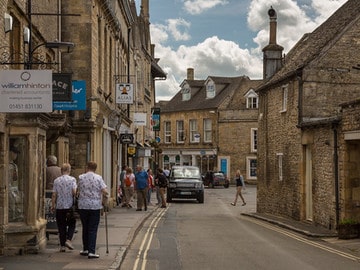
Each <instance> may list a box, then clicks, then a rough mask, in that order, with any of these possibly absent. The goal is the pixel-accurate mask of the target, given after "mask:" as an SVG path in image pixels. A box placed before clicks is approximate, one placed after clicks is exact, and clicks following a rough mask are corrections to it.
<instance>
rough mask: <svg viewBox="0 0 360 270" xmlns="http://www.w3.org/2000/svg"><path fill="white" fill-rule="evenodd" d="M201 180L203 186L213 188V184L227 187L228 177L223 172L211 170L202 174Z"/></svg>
mask: <svg viewBox="0 0 360 270" xmlns="http://www.w3.org/2000/svg"><path fill="white" fill-rule="evenodd" d="M203 182H204V185H205V186H208V187H209V188H213V187H215V186H224V187H225V188H228V187H229V184H230V183H229V179H228V178H227V177H226V176H225V174H224V173H223V172H213V171H208V172H206V174H205V175H204V176H203Z"/></svg>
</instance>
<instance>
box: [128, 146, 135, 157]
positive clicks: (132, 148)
mask: <svg viewBox="0 0 360 270" xmlns="http://www.w3.org/2000/svg"><path fill="white" fill-rule="evenodd" d="M135 154H136V147H135V146H129V147H128V155H129V156H131V157H132V156H135Z"/></svg>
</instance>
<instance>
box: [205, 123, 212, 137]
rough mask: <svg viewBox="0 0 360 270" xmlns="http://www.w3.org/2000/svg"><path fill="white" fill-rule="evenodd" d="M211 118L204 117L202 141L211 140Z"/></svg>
mask: <svg viewBox="0 0 360 270" xmlns="http://www.w3.org/2000/svg"><path fill="white" fill-rule="evenodd" d="M211 135H212V127H211V119H204V142H211V141H212V136H211Z"/></svg>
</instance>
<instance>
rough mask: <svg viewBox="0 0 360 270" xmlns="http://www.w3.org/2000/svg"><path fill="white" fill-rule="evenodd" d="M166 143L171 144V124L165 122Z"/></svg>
mask: <svg viewBox="0 0 360 270" xmlns="http://www.w3.org/2000/svg"><path fill="white" fill-rule="evenodd" d="M164 137H165V143H171V122H169V121H166V122H164Z"/></svg>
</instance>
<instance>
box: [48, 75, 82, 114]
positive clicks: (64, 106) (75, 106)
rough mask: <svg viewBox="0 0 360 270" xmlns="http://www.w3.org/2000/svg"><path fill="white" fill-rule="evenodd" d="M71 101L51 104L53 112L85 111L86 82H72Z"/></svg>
mask: <svg viewBox="0 0 360 270" xmlns="http://www.w3.org/2000/svg"><path fill="white" fill-rule="evenodd" d="M71 99H72V100H71V101H63V102H58V101H54V102H53V108H54V110H63V111H85V110H86V82H85V81H73V82H72V98H71Z"/></svg>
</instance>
